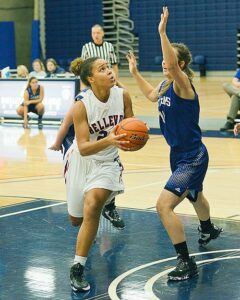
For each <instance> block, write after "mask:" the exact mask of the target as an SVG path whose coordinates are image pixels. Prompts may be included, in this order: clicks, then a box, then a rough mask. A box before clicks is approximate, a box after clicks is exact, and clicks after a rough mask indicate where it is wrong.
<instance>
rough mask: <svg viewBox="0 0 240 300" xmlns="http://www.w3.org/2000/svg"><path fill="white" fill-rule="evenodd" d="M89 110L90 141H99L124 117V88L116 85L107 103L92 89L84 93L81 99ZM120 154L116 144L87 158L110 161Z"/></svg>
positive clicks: (87, 110)
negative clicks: (98, 97)
mask: <svg viewBox="0 0 240 300" xmlns="http://www.w3.org/2000/svg"><path fill="white" fill-rule="evenodd" d="M81 101H82V103H83V104H84V106H85V108H86V112H87V119H88V125H89V131H90V141H97V140H100V139H102V138H104V137H106V136H107V135H108V134H109V132H110V131H111V130H112V129H113V127H114V126H116V125H117V124H118V123H119V122H120V121H121V120H122V119H123V118H124V101H123V89H122V88H119V87H117V86H114V87H112V88H111V90H110V96H109V99H108V101H107V102H106V103H104V102H101V101H100V100H98V99H97V97H96V96H95V95H94V93H93V91H92V90H91V89H89V90H87V91H86V93H84V97H83V99H81ZM117 156H118V149H117V148H116V147H115V146H109V147H108V148H106V149H104V150H102V151H100V152H98V153H96V154H93V155H89V156H85V157H86V158H90V159H95V160H101V161H110V160H114V159H115V158H116V157H117Z"/></svg>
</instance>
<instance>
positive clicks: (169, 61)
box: [160, 33, 178, 72]
mask: <svg viewBox="0 0 240 300" xmlns="http://www.w3.org/2000/svg"><path fill="white" fill-rule="evenodd" d="M160 39H161V47H162V53H163V58H164V63H165V65H166V67H167V68H168V70H169V72H170V71H171V69H172V68H174V67H175V66H177V64H178V59H177V55H176V53H175V51H174V49H173V47H172V45H171V43H170V41H169V39H168V37H167V34H166V33H161V34H160Z"/></svg>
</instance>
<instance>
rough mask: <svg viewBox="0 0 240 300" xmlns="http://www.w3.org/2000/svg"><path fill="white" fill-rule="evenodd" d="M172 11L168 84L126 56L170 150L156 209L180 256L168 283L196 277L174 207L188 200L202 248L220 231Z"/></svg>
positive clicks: (186, 54)
mask: <svg viewBox="0 0 240 300" xmlns="http://www.w3.org/2000/svg"><path fill="white" fill-rule="evenodd" d="M167 20H168V9H167V7H164V8H163V13H162V15H161V21H160V23H159V28H158V29H159V34H160V39H161V47H162V52H163V62H162V67H163V74H164V75H165V77H166V80H165V81H163V82H162V83H160V84H159V85H158V86H157V87H156V88H154V87H152V86H151V85H150V84H149V83H148V82H147V81H146V80H145V79H144V78H143V77H142V76H141V75H140V73H139V72H138V70H137V63H136V59H135V56H134V54H133V53H129V54H128V56H127V59H128V62H129V70H130V72H131V74H132V75H133V77H134V78H135V79H136V82H137V84H138V86H139V88H140V89H141V91H142V92H143V94H144V95H145V96H146V97H147V98H148V99H149V100H150V101H152V102H157V101H158V110H159V121H160V127H161V131H162V133H163V135H164V137H165V139H166V141H167V143H168V145H169V146H170V149H171V151H170V165H171V170H172V175H171V176H170V178H169V180H168V182H167V183H166V185H165V187H164V190H163V191H162V192H161V194H160V196H159V199H158V201H157V211H158V214H159V216H160V218H161V221H162V223H163V225H164V227H165V229H166V230H167V233H168V235H169V237H170V239H171V241H172V243H173V245H174V247H175V250H176V252H177V255H178V263H177V266H176V268H175V269H174V270H173V271H171V272H170V273H169V274H168V278H169V280H185V279H188V278H190V277H193V276H196V275H197V274H198V270H197V265H196V263H195V261H194V258H193V257H190V256H189V252H188V247H187V243H186V237H185V233H184V229H183V225H182V222H181V220H180V219H179V218H178V216H177V215H176V214H175V212H174V209H175V207H176V206H177V205H178V204H180V203H181V202H182V201H183V199H184V198H188V199H189V200H190V201H191V203H192V204H193V207H194V209H195V211H196V213H197V215H198V218H199V220H200V225H199V227H198V230H199V232H200V235H201V236H200V239H199V244H200V245H206V244H208V243H209V242H210V241H211V240H212V239H216V238H217V237H218V236H219V234H220V233H221V232H222V229H221V228H218V227H217V226H215V225H213V224H212V222H211V219H210V208H209V203H208V201H207V199H206V198H205V197H204V195H203V192H202V190H203V180H204V177H205V174H206V171H207V168H208V152H207V149H206V147H205V145H204V144H203V143H202V136H201V130H200V128H199V125H198V123H199V110H200V109H199V101H198V95H197V93H196V91H195V89H194V86H193V84H192V77H193V72H192V71H191V69H190V68H189V64H190V62H191V53H190V51H189V49H188V48H187V47H186V46H185V45H184V44H171V43H170V42H169V39H168V37H167V34H166V26H167Z"/></svg>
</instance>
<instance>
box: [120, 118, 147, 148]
mask: <svg viewBox="0 0 240 300" xmlns="http://www.w3.org/2000/svg"><path fill="white" fill-rule="evenodd" d="M117 126H118V127H117V131H116V133H117V135H118V134H124V133H126V134H127V135H126V136H125V137H124V138H122V140H123V141H129V142H130V143H129V144H127V145H125V146H126V147H127V148H131V150H132V151H137V150H139V149H141V148H142V147H143V146H144V145H145V144H146V143H147V141H148V139H149V135H148V128H147V126H146V125H145V124H144V122H143V121H141V120H138V119H136V118H127V119H123V120H122V121H121V122H120V123H119V124H118V125H117Z"/></svg>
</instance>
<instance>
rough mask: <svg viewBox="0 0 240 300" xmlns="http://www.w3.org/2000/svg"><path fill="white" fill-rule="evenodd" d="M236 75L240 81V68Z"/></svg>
mask: <svg viewBox="0 0 240 300" xmlns="http://www.w3.org/2000/svg"><path fill="white" fill-rule="evenodd" d="M234 77H235V78H237V79H238V80H239V81H240V69H238V70H237V72H236V74H235V76H234Z"/></svg>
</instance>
